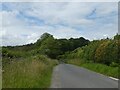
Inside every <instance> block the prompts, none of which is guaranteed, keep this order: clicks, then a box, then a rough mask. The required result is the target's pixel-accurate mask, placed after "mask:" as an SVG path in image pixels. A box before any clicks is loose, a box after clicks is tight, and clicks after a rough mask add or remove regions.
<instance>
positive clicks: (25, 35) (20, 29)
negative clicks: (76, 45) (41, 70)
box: [0, 2, 118, 46]
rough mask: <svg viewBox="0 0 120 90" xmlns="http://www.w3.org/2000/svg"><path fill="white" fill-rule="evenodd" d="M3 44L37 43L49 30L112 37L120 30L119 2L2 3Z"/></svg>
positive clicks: (58, 33) (61, 34)
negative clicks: (119, 19) (119, 17)
mask: <svg viewBox="0 0 120 90" xmlns="http://www.w3.org/2000/svg"><path fill="white" fill-rule="evenodd" d="M0 15H2V18H0V20H1V21H2V23H0V28H2V29H1V31H0V32H1V34H0V37H2V38H1V39H2V45H5V46H6V45H23V44H28V43H34V42H35V41H36V40H37V39H38V38H40V36H41V35H42V34H43V33H45V32H48V33H50V34H52V35H54V37H55V38H71V37H74V38H75V37H85V38H87V39H89V40H95V39H102V38H106V37H110V38H111V37H113V36H114V35H115V34H116V33H117V32H118V3H117V2H106V3H105V2H94V3H93V2H86V3H83V2H66V3H65V2H56V3H51V2H39V3H38V2H37V3H36V2H34V3H30V2H29V3H23V2H22V3H20V2H16V3H15V2H14V3H13V2H9V3H5V2H3V3H2V10H0Z"/></svg>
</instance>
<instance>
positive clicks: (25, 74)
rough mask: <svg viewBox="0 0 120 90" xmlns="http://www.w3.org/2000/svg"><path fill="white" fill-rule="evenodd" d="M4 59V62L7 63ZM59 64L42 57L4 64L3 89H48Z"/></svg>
mask: <svg viewBox="0 0 120 90" xmlns="http://www.w3.org/2000/svg"><path fill="white" fill-rule="evenodd" d="M6 60H8V59H6ZM6 60H5V58H3V61H4V62H5V61H6ZM57 63H58V62H57V61H56V60H50V59H48V58H46V57H45V56H42V55H37V56H34V57H29V58H24V59H19V60H16V59H15V60H14V59H12V61H10V62H8V63H6V62H5V63H3V71H4V72H3V78H2V87H3V88H48V87H49V86H50V82H51V75H52V69H53V67H54V66H55V65H56V64H57Z"/></svg>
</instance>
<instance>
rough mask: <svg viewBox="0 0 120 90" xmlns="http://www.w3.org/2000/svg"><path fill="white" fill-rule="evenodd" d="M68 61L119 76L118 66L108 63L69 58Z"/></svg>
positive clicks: (105, 73)
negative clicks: (86, 61) (108, 64)
mask: <svg viewBox="0 0 120 90" xmlns="http://www.w3.org/2000/svg"><path fill="white" fill-rule="evenodd" d="M67 63H69V64H74V65H77V66H80V67H84V68H87V69H89V70H92V71H95V72H98V73H101V74H104V75H107V76H111V77H115V78H118V67H111V66H107V65H104V64H99V63H84V62H81V61H80V60H78V59H75V60H69V61H68V62H67Z"/></svg>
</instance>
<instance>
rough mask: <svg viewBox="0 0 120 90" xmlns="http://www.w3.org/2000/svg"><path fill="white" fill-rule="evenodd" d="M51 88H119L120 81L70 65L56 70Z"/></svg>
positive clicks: (58, 67) (62, 65) (60, 66)
mask: <svg viewBox="0 0 120 90" xmlns="http://www.w3.org/2000/svg"><path fill="white" fill-rule="evenodd" d="M51 88H118V81H116V80H112V79H110V78H109V77H107V76H104V75H101V74H98V73H96V72H93V71H90V70H87V69H85V68H82V67H78V66H75V65H70V64H60V65H58V66H56V67H55V68H54V71H53V76H52V82H51Z"/></svg>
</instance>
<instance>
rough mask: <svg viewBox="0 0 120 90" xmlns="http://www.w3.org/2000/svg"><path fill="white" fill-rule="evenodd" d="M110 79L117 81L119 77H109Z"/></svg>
mask: <svg viewBox="0 0 120 90" xmlns="http://www.w3.org/2000/svg"><path fill="white" fill-rule="evenodd" d="M109 78H110V79H113V80H116V81H118V80H119V79H117V78H114V77H109Z"/></svg>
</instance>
